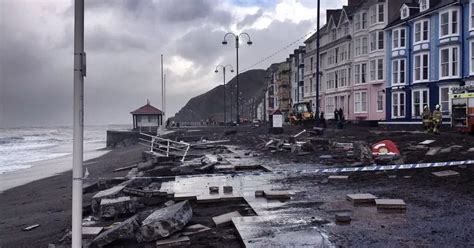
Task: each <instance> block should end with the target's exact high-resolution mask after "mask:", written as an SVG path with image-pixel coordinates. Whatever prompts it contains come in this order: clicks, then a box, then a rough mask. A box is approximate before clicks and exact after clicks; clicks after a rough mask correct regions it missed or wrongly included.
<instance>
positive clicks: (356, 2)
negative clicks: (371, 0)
mask: <svg viewBox="0 0 474 248" xmlns="http://www.w3.org/2000/svg"><path fill="white" fill-rule="evenodd" d="M362 2H364V0H347V5H348V6H352V7H357V6H360V5H361V4H362Z"/></svg>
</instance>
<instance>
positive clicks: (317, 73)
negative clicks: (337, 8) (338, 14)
mask: <svg viewBox="0 0 474 248" xmlns="http://www.w3.org/2000/svg"><path fill="white" fill-rule="evenodd" d="M320 5H321V1H320V0H318V8H317V12H318V13H317V14H318V15H317V20H316V23H317V24H316V25H317V29H318V30H317V31H316V32H317V33H316V110H315V111H314V113H315V118H314V120H315V123H314V124H315V125H319V82H320V79H321V78H320V72H319V56H320V50H319V48H320V47H319V39H320V38H321V37H320V31H321V30H320V26H319V25H320V24H319V17H320V11H321V6H320Z"/></svg>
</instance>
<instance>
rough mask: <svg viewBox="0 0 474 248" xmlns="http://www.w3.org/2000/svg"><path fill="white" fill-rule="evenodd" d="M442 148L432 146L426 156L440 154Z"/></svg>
mask: <svg viewBox="0 0 474 248" xmlns="http://www.w3.org/2000/svg"><path fill="white" fill-rule="evenodd" d="M441 148H442V147H438V146H436V147H431V148H430V149H429V150H428V151H427V152H426V154H425V155H426V156H434V155H436V154H438V153H439V152H440V151H441Z"/></svg>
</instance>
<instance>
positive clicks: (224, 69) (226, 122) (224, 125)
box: [222, 66, 227, 126]
mask: <svg viewBox="0 0 474 248" xmlns="http://www.w3.org/2000/svg"><path fill="white" fill-rule="evenodd" d="M222 74H224V126H225V124H226V123H227V121H226V116H225V108H226V106H225V66H224V72H223V73H222Z"/></svg>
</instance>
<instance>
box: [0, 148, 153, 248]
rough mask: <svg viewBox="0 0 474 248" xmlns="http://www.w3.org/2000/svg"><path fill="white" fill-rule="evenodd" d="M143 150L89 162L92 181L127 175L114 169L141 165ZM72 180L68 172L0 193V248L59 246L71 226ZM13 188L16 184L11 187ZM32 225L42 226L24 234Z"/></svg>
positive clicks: (113, 153) (122, 150)
mask: <svg viewBox="0 0 474 248" xmlns="http://www.w3.org/2000/svg"><path fill="white" fill-rule="evenodd" d="M144 149H145V148H144V147H142V146H139V145H134V146H130V147H126V148H119V149H114V150H111V151H110V152H108V153H106V154H104V155H102V156H100V157H97V158H94V159H91V160H88V161H86V162H85V163H84V167H86V168H88V170H89V173H90V176H89V180H92V181H93V180H97V179H98V178H99V177H108V176H114V177H115V176H123V175H124V174H126V173H127V172H126V171H125V172H121V173H113V172H112V171H113V168H117V167H121V166H126V165H130V164H133V163H137V162H139V161H140V160H141V159H142V158H141V152H142V151H143V150H144ZM64 162H66V161H64ZM67 162H68V163H71V162H70V161H67ZM57 166H58V167H65V166H67V165H65V166H64V165H61V164H58V165H57ZM53 167H56V165H55V166H53ZM33 168H35V167H33ZM49 168H50V167H48V169H45V168H44V167H41V166H39V167H36V169H37V170H38V171H37V172H36V173H38V174H42V173H53V174H54V173H57V172H53V171H52V170H51V171H50V169H49ZM71 178H72V172H71V171H70V170H69V171H67V172H62V173H60V174H58V175H55V176H51V177H48V178H44V179H40V180H37V181H33V182H31V183H28V184H25V185H22V186H19V187H15V188H11V189H8V190H5V191H4V192H2V193H0V209H1V210H2V211H0V247H47V246H48V244H49V243H51V242H57V241H58V240H59V239H60V238H61V237H62V236H63V235H64V234H65V233H66V232H67V230H68V229H69V228H70V226H71V192H72V187H71V186H72V183H71ZM19 180H20V181H21V180H23V179H19ZM25 180H30V179H25ZM2 183H3V181H2ZM18 183H20V182H18ZM13 184H15V182H12V183H9V185H13ZM2 187H4V186H2ZM5 188H6V187H5ZM85 198H87V197H86V195H85ZM33 224H39V225H40V226H39V227H38V228H36V229H33V230H31V231H22V229H23V228H25V227H27V226H30V225H33Z"/></svg>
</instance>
